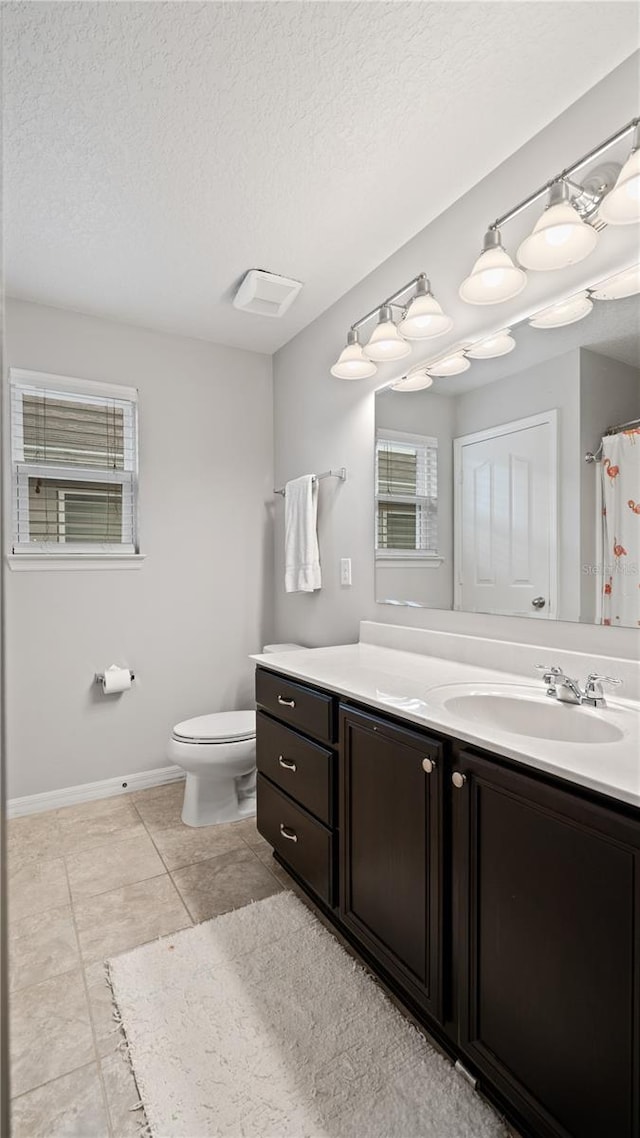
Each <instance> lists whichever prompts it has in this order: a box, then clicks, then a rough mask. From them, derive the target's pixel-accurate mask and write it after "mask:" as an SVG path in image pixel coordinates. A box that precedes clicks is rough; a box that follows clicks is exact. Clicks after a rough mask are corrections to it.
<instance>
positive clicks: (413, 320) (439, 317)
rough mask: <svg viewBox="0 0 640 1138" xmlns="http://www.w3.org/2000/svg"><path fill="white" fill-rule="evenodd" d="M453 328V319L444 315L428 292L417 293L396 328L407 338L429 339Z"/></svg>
mask: <svg viewBox="0 0 640 1138" xmlns="http://www.w3.org/2000/svg"><path fill="white" fill-rule="evenodd" d="M451 328H453V320H452V319H451V317H450V316H445V314H444V312H443V311H442V308H441V307H440V305H439V304H438V301H437V300H436V298H435V296H432V295H431V293H430V292H427V293H418V295H417V296H414V298H413V300H412V301H411V304H410V305H409V307H408V309H407V315H406V316H405V318H404V320H402V321H401V322H400V324H399V325H398V330H399V331H400V332H401V333H402V335H403V336H406V338H407V340H429V339H431V337H432V336H441V335H442V334H443V332H448V331H449V330H450V329H451Z"/></svg>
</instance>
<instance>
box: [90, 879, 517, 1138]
mask: <svg viewBox="0 0 640 1138" xmlns="http://www.w3.org/2000/svg"><path fill="white" fill-rule="evenodd" d="M109 968H110V976H111V983H112V986H113V992H114V999H115V1001H116V1004H117V1007H118V1010H119V1013H120V1016H121V1019H122V1023H123V1026H124V1029H125V1032H126V1036H127V1041H128V1045H129V1054H130V1058H131V1062H132V1065H133V1070H134V1073H135V1077H136V1080H137V1083H138V1087H139V1090H140V1095H141V1098H142V1101H143V1103H144V1107H145V1110H146V1114H147V1119H148V1122H149V1129H150V1132H151V1134H152V1135H153V1138H218V1136H224V1138H506V1134H507V1131H506V1128H505V1127H504V1125H503V1124H502V1122H501V1121H500V1119H499V1118H498V1117H497V1115H496V1114H494V1112H493V1111H492V1110H491V1108H490V1107H489V1106H487V1105H486V1103H484V1102H483V1101H482V1099H480V1098H479V1097H478V1095H476V1094H475V1093H474V1091H473V1090H472V1089H471V1087H470V1086H469V1085H468V1084H467V1082H466V1081H465V1079H464V1078H463V1077H462V1076H461V1075H459V1074H457V1073H456V1072H455V1071H454V1069H453V1067H452V1066H451V1065H450V1064H449V1063H448V1062H447V1060H446V1059H444V1058H443V1057H442V1056H441V1055H440V1054H439V1053H438V1052H437V1051H435V1050H434V1049H433V1048H432V1047H431V1046H430V1045H429V1044H428V1043H427V1041H426V1040H425V1039H424V1038H423V1037H422V1035H420V1033H419V1032H418V1031H416V1029H415V1028H414V1027H412V1026H411V1024H409V1023H408V1022H407V1021H406V1020H405V1019H404V1017H403V1016H402V1015H401V1014H400V1012H399V1011H398V1010H397V1009H396V1008H395V1007H394V1005H393V1004H392V1003H391V1002H390V1001H389V1000H388V999H387V997H386V996H385V995H384V993H383V992H382V991H381V989H380V988H379V987H378V986H377V985H376V984H375V982H374V981H373V980H372V979H371V977H370V976H368V975H367V973H366V972H365V971H364V969H362V968H361V967H360V965H358V964H357V963H356V962H355V961H354V960H353V959H352V958H351V957H350V956H349V954H348V953H347V952H345V950H344V949H343V948H342V947H341V946H340V945H339V944H338V942H337V941H336V940H335V938H334V937H333V936H332V935H331V933H329V932H328V931H327V929H325V928H324V926H323V925H321V924H320V922H319V921H318V920H317V919H316V918H315V917H314V916H313V914H312V913H310V912H309V910H308V909H307V908H306V907H305V906H304V905H303V904H302V903H301V902H300V901H299V900H298V899H297V898H296V897H295V896H294V895H293V894H292V893H280V894H277V895H276V896H275V897H269V898H267V899H266V900H265V901H259V902H257V903H256V904H253V905H248V906H246V908H243V909H237V910H235V912H232V913H227V914H225V915H224V916H222V917H216V918H215V919H214V920H212V921H207V922H206V923H205V924H202V925H198V926H196V927H195V928H191V929H185V930H184V931H182V932H178V933H176V934H175V936H169V937H164V938H163V939H162V940H160V941H156V942H154V943H152V944H146V945H142V946H141V947H140V948H136V949H134V950H133V951H132V952H127V953H125V954H124V955H123V956H118V957H115V958H114V959H113V960H111V961H110V962H109Z"/></svg>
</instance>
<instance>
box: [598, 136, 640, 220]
mask: <svg viewBox="0 0 640 1138" xmlns="http://www.w3.org/2000/svg"><path fill="white" fill-rule="evenodd" d="M598 216H599V217H601V218H602V220H603V221H606V222H607V224H608V225H632V224H633V222H638V221H640V125H639V124H636V128H635V131H634V134H633V146H632V148H631V154H630V155H629V157H628V158H627V161H626V162H625V164H624V166H623V167H622V169H621V171H620V173H619V174H618V178H617V180H616V184H615V186H614V187H613V189H612V190H610V191H609V193H608V194H607V196H606V197H605V199H604V201H603V202H602V205H601V206H600V208H599V210H598Z"/></svg>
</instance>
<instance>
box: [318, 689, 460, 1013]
mask: <svg viewBox="0 0 640 1138" xmlns="http://www.w3.org/2000/svg"><path fill="white" fill-rule="evenodd" d="M340 745H341V764H340V832H341V837H342V850H341V857H340V917H341V919H342V921H343V923H344V924H345V925H346V927H347V928H348V929H350V930H351V932H352V933H353V934H354V935H355V936H356V937H357V939H358V940H359V941H360V943H361V944H362V945H363V946H364V947H365V948H367V949H368V951H369V953H370V954H371V955H372V956H373V957H374V958H375V959H376V960H377V961H378V962H379V963H380V964H381V966H382V967H383V968H384V969H385V971H387V972H388V973H390V974H391V975H392V976H394V977H395V978H396V980H398V981H399V982H400V983H401V984H402V986H403V987H404V988H405V989H407V990H408V991H409V992H410V993H411V995H412V996H413V998H414V1000H415V1001H416V1002H417V1003H418V1004H420V1006H422V1007H424V1008H425V1009H426V1010H427V1011H429V1012H430V1013H431V1014H432V1015H433V1016H435V1018H436V1019H440V1017H441V1010H442V833H441V820H442V793H441V787H442V745H441V743H439V742H438V741H437V740H434V739H429V737H428V736H426V735H421V734H418V733H417V732H414V731H410V730H406V731H405V730H403V729H400V728H398V727H394V726H391V725H390V724H389V723H388V722H386V721H385V720H384V719H381V718H379V717H377V716H373V715H367V714H363V713H361V712H359V711H353V710H350V709H348V708H346V709H343V710H342V711H341V715H340Z"/></svg>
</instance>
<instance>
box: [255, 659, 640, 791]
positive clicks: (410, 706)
mask: <svg viewBox="0 0 640 1138" xmlns="http://www.w3.org/2000/svg"><path fill="white" fill-rule="evenodd" d="M251 659H252V660H255V661H256V663H258V664H261V665H263V666H264V667H265V668H269V669H271V670H272V671H276V672H281V673H282V674H283V675H287V676H291V677H293V678H295V679H299V680H306V681H307V682H308V683H310V684H315V685H316V686H318V687H321V688H327V689H328V690H329V691H332V692H336V693H337V694H338V695H341V696H345V697H348V698H350V699H353V700H357V701H358V702H359V703H364V704H367V705H368V706H370V707H374V708H377V709H378V710H380V711H386V712H389V713H391V714H393V715H394V716H397V717H399V718H400V719H406V720H409V721H410V722H412V723H416V724H418V725H419V726H420V727H427V728H429V727H430V728H432V729H433V730H435V731H440V732H443V733H444V734H447V735H453V736H455V737H456V738H458V739H461V740H463V741H464V742H467V743H475V744H476V745H477V746H479V747H484V748H486V749H487V750H490V751H494V752H495V753H496V754H499V755H503V756H505V757H506V758H508V759H514V760H516V761H517V762H520V763H523V764H524V765H526V766H528V767H535V768H536V769H537V770H540V771H544V772H546V773H547V774H551V775H554V776H556V777H559V778H563V779H567V780H569V781H570V782H574V783H577V784H579V785H580V786H584V787H588V788H589V789H590V790H595V791H598V792H599V793H600V794H605V795H608V796H609V797H611V798H615V799H618V800H620V801H622V802H626V803H629V804H630V805H632V806H636V807H640V704H638V703H636V702H635V701H631V700H625V699H617V698H611V697H609V696H608V695H607V705H608V707H607V710H605V711H600V710H599V709H595V708H589V707H581V708H580V709H579V711H580V714H584V715H585V716H595V717H602V718H607V717H608V718H609V719H611V718H616V719H620V717H621V716H622V715H623V717H624V719H625V720H626V729H625V730H624V733H623V738H622V739H621V740H620V741H619V742H616V743H607V744H593V743H586V744H584V743H582V744H577V743H568V742H557V741H555V740H546V739H537V738H532V737H529V736H522V735H520V734H518V735H516V734H514V733H511V732H507V731H505V730H503V729H502V728H500V727H498V726H496V727H495V728H494V727H485V726H484V725H483V726H482V727H479V726H477V725H475V724H474V725H470V723H469V721H468V720H467V719H465V720H463V719H462V718H461V717H459V716H456V715H453V714H451V713H450V712H448V711H446V710H445V709H444V708H442V707H440V706H437V704H436V703H435V702H434V700H433V699H432V701H431V702H430V700H429V691H430V690H431V689H435V688H439V687H441V686H442V685H443V684H450V683H456V684H457V683H474V684H476V683H491V684H500V685H505V684H516V685H518V687H519V688H522V686H523V684H524V685H527V687H530V688H531V689H532V691H541V692H544V687H543V684H542V680H541V679H540V680H537V679H536V678H535V677H534V678H533V679H532V678H531V677H530V676H523V675H521V674H520V675H519V674H516V673H512V672H503V671H497V670H494V669H491V668H482V667H479V666H477V665H474V664H468V663H462V662H460V661H457V660H447V659H439V658H438V657H435V656H428V655H422V654H419V653H416V652H405V651H399V650H397V649H394V648H383V647H379V646H378V645H375V644H365V643H360V644H346V645H341V646H339V647H335V648H334V647H332V648H304V649H301V650H299V651H297V652H278V653H271V654H268V655H255V656H252V657H251ZM616 709H617V710H618V712H619V713H620V714H619V715H616ZM629 713H631V714H629ZM629 723H631V729H630V730H629Z"/></svg>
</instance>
